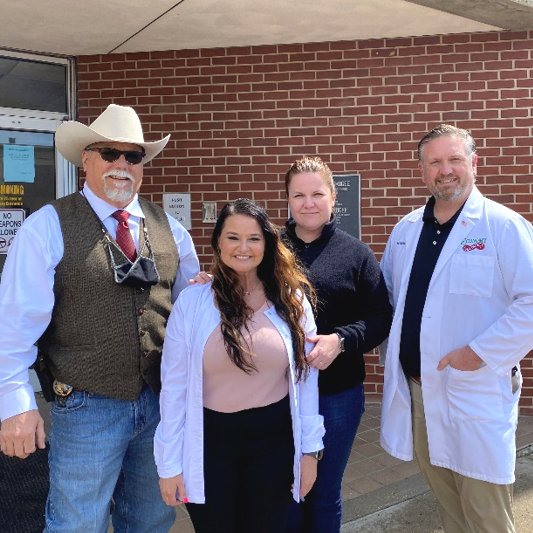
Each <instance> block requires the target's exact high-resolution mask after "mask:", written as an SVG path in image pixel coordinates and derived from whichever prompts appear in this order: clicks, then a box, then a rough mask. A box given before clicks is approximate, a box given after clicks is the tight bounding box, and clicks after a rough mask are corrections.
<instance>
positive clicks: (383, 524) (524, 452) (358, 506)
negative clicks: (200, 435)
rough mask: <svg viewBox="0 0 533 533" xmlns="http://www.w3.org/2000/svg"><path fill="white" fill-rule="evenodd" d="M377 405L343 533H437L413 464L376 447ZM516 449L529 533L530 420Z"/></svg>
mask: <svg viewBox="0 0 533 533" xmlns="http://www.w3.org/2000/svg"><path fill="white" fill-rule="evenodd" d="M380 411H381V404H380V403H379V400H378V399H372V398H369V397H367V402H366V412H365V414H364V415H363V419H362V420H361V425H360V427H359V431H358V432H357V438H356V440H355V443H354V446H353V448H352V453H351V455H350V460H349V463H348V466H347V468H346V472H345V475H344V480H343V502H344V504H343V506H344V507H343V527H342V532H343V533H355V532H357V533H379V532H383V533H385V532H386V533H405V532H406V531H409V533H433V532H435V533H436V532H439V531H440V532H442V528H440V522H439V518H438V513H437V508H436V504H435V499H434V498H433V495H432V494H431V492H430V491H429V488H428V486H427V484H426V482H425V480H424V479H423V478H422V476H421V474H420V471H419V469H418V465H417V464H416V461H409V462H406V461H400V460H399V459H395V458H394V457H391V456H390V455H389V454H387V453H386V452H385V451H384V450H383V449H382V448H381V446H380V445H379V424H380ZM516 444H517V449H518V450H521V451H519V454H518V455H519V459H518V461H517V483H516V486H515V505H514V512H515V519H516V525H517V533H526V532H527V531H533V525H532V522H531V520H532V518H533V517H531V516H530V515H531V509H533V417H531V416H521V417H519V421H518V430H517V434H516ZM170 533H194V530H193V528H192V525H191V523H190V520H189V518H188V516H187V512H186V511H185V510H184V509H183V508H179V509H178V510H177V515H176V522H175V524H174V527H173V528H172V529H171V530H170Z"/></svg>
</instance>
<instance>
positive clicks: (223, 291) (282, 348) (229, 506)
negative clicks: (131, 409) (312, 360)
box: [155, 199, 324, 533]
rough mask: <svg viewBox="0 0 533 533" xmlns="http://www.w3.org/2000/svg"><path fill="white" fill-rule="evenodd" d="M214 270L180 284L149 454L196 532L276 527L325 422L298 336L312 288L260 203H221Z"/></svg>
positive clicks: (305, 326) (310, 474) (303, 334)
mask: <svg viewBox="0 0 533 533" xmlns="http://www.w3.org/2000/svg"><path fill="white" fill-rule="evenodd" d="M211 244H212V247H213V251H214V259H213V269H212V272H213V279H212V281H211V282H209V283H207V284H205V285H199V284H197V285H193V286H191V287H189V288H187V289H186V290H184V291H182V293H181V294H180V296H179V298H178V300H177V302H176V303H175V305H174V309H173V311H172V313H171V315H170V318H169V322H168V326H167V333H166V337H165V343H164V347H163V361H162V367H161V378H162V391H161V398H160V402H161V422H160V424H159V427H158V429H157V432H156V436H155V458H156V463H157V468H158V472H159V476H160V478H161V480H160V485H161V494H162V497H163V499H164V501H165V503H167V504H168V505H173V506H175V505H179V504H180V503H181V502H184V503H186V505H187V509H188V511H189V514H190V516H191V520H192V522H193V525H194V527H195V530H196V531H197V532H198V533H215V532H216V533H224V532H227V533H249V532H251V531H253V532H254V533H261V532H264V533H278V532H279V531H283V529H284V525H285V522H286V519H287V515H288V510H289V506H290V500H291V487H292V496H293V498H294V499H295V500H296V501H298V500H299V499H300V498H302V497H304V496H305V495H306V494H307V493H308V492H309V490H310V489H311V487H312V486H313V483H314V481H315V478H316V469H317V460H318V458H319V456H320V453H319V452H320V451H321V450H322V447H323V444H322V437H323V435H324V427H323V421H322V417H321V416H320V415H319V414H318V386H317V379H318V377H317V371H316V370H315V369H312V368H310V367H309V365H308V364H307V361H306V353H307V352H308V351H309V350H310V349H311V348H312V346H310V345H309V344H308V343H307V342H306V338H307V337H310V336H313V335H314V334H315V332H316V327H315V322H314V319H313V312H312V308H311V305H310V303H309V301H308V299H307V297H306V296H305V294H307V295H308V296H309V297H310V299H313V298H314V292H313V290H312V288H311V287H310V285H309V282H308V281H307V279H306V277H305V276H304V275H303V273H302V272H301V270H300V269H299V267H298V266H297V264H296V263H295V260H294V258H293V255H292V254H291V252H290V251H289V250H288V249H287V248H286V247H285V246H284V245H283V243H282V242H281V241H280V239H279V235H278V231H277V230H276V228H275V227H274V226H273V225H272V223H271V222H270V221H269V219H268V216H267V214H266V212H265V210H264V209H263V208H262V207H260V206H259V205H258V204H256V203H255V202H253V201H251V200H246V199H240V200H236V201H234V202H230V203H229V204H227V205H226V206H225V207H224V208H223V209H222V211H221V213H220V215H219V217H218V220H217V223H216V225H215V229H214V231H213V235H212V238H211Z"/></svg>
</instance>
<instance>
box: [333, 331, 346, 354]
mask: <svg viewBox="0 0 533 533" xmlns="http://www.w3.org/2000/svg"><path fill="white" fill-rule="evenodd" d="M335 335H337V337H339V349H340V353H342V352H344V350H345V348H344V337H341V336H340V334H339V333H337V332H335Z"/></svg>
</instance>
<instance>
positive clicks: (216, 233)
mask: <svg viewBox="0 0 533 533" xmlns="http://www.w3.org/2000/svg"><path fill="white" fill-rule="evenodd" d="M232 215H244V216H247V217H251V218H253V219H254V220H256V221H257V223H258V224H259V227H260V228H261V232H262V234H263V238H264V240H265V253H264V256H263V260H262V261H261V263H260V264H259V266H258V267H257V275H258V277H259V279H260V281H261V283H262V285H263V288H264V291H265V295H266V298H267V300H269V301H270V302H272V303H273V304H274V307H275V308H276V311H277V312H278V314H279V315H280V316H281V317H282V318H283V320H285V322H286V323H287V324H288V326H289V329H290V331H291V337H292V347H293V351H294V364H295V369H296V376H297V379H298V380H299V379H301V377H302V376H304V375H305V374H306V373H307V370H308V368H309V365H308V363H307V360H306V357H305V331H304V328H303V324H302V318H303V316H304V313H305V311H304V306H303V295H304V294H305V295H306V296H307V298H308V299H309V301H310V302H311V304H312V305H313V306H314V305H315V304H316V296H315V291H314V289H313V287H312V286H311V284H310V283H309V281H308V279H307V277H306V276H305V274H304V273H303V271H302V270H301V268H300V267H299V266H298V264H297V263H296V260H295V258H294V256H293V254H292V253H291V251H290V250H289V249H288V248H287V247H286V246H285V245H284V244H283V242H282V241H281V239H280V237H279V230H278V228H276V227H275V226H274V224H272V222H270V220H269V218H268V215H267V213H266V211H265V209H264V208H263V207H261V206H260V205H259V204H257V203H255V202H254V201H253V200H249V199H247V198H240V199H238V200H235V201H233V202H229V203H228V204H226V205H225V206H224V207H223V208H222V210H221V212H220V214H219V216H218V219H217V222H216V224H215V228H214V230H213V234H212V236H211V246H212V247H213V252H214V255H213V264H212V273H213V282H212V289H213V291H214V293H215V302H216V304H217V307H218V309H219V311H220V316H221V320H222V324H221V326H220V327H221V330H222V336H223V338H224V345H225V347H226V351H227V352H228V355H229V357H230V359H231V360H232V362H233V363H234V364H235V365H236V366H237V367H238V368H240V369H241V370H243V371H244V372H246V373H251V372H253V371H256V370H257V368H256V367H255V365H254V363H253V360H252V359H251V357H250V355H251V351H250V347H249V346H248V344H247V342H246V341H245V339H244V337H243V335H242V329H243V328H244V329H245V330H248V321H249V319H250V318H251V316H252V313H253V309H251V308H250V307H249V306H248V305H247V304H246V302H245V300H244V289H243V287H242V286H241V284H240V281H239V277H238V275H237V273H236V272H235V271H234V270H233V269H232V268H230V267H228V266H227V265H226V264H225V263H224V262H223V261H222V260H221V257H220V247H219V239H220V235H221V234H222V230H223V228H224V223H225V222H226V220H227V218H228V217H230V216H232Z"/></svg>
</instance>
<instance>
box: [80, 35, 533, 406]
mask: <svg viewBox="0 0 533 533" xmlns="http://www.w3.org/2000/svg"><path fill="white" fill-rule="evenodd" d="M532 50H533V32H500V33H498V32H491V33H476V34H460V35H445V36H430V37H415V38H398V39H379V40H367V41H342V42H328V43H307V44H291V45H269V46H251V47H239V48H226V49H223V48H216V49H201V50H178V51H164V52H150V53H148V52H147V53H135V54H113V55H106V56H83V57H80V58H78V96H79V119H80V120H81V121H83V122H86V121H89V120H91V119H93V118H94V117H95V116H97V115H98V114H99V113H100V112H101V111H102V109H103V108H104V107H105V106H106V105H107V104H108V103H110V102H115V103H119V104H126V105H132V106H134V107H135V108H136V109H137V111H138V113H139V114H140V115H141V119H142V121H143V123H144V126H145V131H146V132H147V133H146V137H147V139H148V140H155V139H158V138H160V137H162V136H163V135H164V134H166V133H169V132H170V133H171V134H172V138H171V140H170V143H169V145H168V146H167V148H166V149H165V150H164V152H163V154H162V156H159V157H158V158H156V159H155V160H154V161H153V162H152V163H151V164H150V165H148V166H147V167H146V170H145V181H144V185H143V192H144V194H145V195H147V196H149V197H151V198H152V199H153V200H154V201H156V202H161V201H162V194H163V193H167V192H186V193H191V198H192V221H193V229H192V230H191V234H192V236H193V239H194V241H195V243H196V245H197V249H198V252H199V254H200V259H201V261H202V262H203V265H204V267H207V266H208V264H209V260H210V249H209V236H210V233H211V230H212V224H204V223H202V222H201V203H202V201H216V202H217V207H219V208H220V206H221V205H222V204H223V203H224V202H226V201H227V200H229V199H233V198H236V197H240V196H248V197H253V198H255V199H256V200H259V201H262V202H264V203H265V205H266V206H267V208H268V210H269V213H270V214H271V216H272V217H273V218H274V220H275V221H276V222H278V223H282V222H283V221H284V219H285V217H286V215H287V209H286V206H287V202H286V200H285V197H284V192H283V183H282V179H283V174H284V171H285V170H286V169H287V167H288V166H289V164H290V163H291V162H292V161H293V160H294V159H295V158H297V157H299V156H301V155H304V154H307V155H313V154H319V155H320V156H321V157H322V158H323V159H324V160H326V161H327V162H328V163H329V164H330V166H331V168H332V170H333V171H334V172H358V173H360V174H361V176H362V183H361V191H362V238H363V240H364V241H366V242H367V243H368V244H370V245H371V246H372V248H373V249H374V250H375V252H376V254H377V256H378V257H379V256H380V254H381V252H382V251H383V248H384V246H385V243H386V239H387V235H388V234H389V233H390V231H391V229H392V227H393V225H394V224H395V223H396V222H397V221H398V219H399V217H400V216H402V215H404V214H405V213H407V212H408V211H410V210H411V209H412V208H414V207H417V206H419V205H421V204H422V203H423V202H424V201H425V198H426V194H427V193H426V189H425V187H424V186H423V184H422V182H421V180H420V178H419V173H418V169H417V165H416V162H415V150H416V143H417V142H418V140H419V139H420V137H421V136H422V135H423V133H425V132H426V131H427V130H428V129H430V128H431V127H433V126H434V125H436V124H438V123H440V122H449V123H452V124H456V125H458V126H461V127H465V128H468V129H470V130H471V131H472V133H473V135H474V137H475V138H476V140H477V141H478V146H479V155H480V163H479V167H478V168H479V177H478V184H479V187H480V189H481V190H482V192H483V193H485V194H486V195H487V196H489V197H491V198H494V199H496V200H497V201H499V202H501V203H503V204H505V205H507V206H509V207H511V208H513V209H515V210H517V211H519V212H520V213H522V214H523V215H524V216H525V217H527V218H528V219H529V220H530V221H533V185H532V181H533V180H532V178H531V175H532V173H533V155H532V146H533V136H532V119H531V111H532V107H533V94H532V88H533V76H532V74H533V57H532V56H533V51H532ZM367 360H368V373H369V377H368V381H367V390H368V392H369V393H379V392H380V390H381V383H382V379H381V369H380V368H379V367H378V365H377V358H376V356H375V355H369V356H368V359H367ZM523 367H524V375H525V376H526V381H525V384H524V394H523V398H522V403H521V405H522V408H523V412H529V414H533V359H532V357H531V354H530V356H529V357H528V358H527V359H526V360H525V361H524V364H523Z"/></svg>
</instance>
